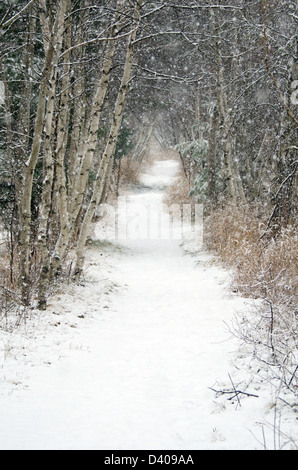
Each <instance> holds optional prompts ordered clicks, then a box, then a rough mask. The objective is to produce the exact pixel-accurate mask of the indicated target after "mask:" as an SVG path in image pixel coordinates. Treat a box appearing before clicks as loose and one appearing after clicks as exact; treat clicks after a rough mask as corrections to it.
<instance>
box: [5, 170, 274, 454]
mask: <svg viewBox="0 0 298 470" xmlns="http://www.w3.org/2000/svg"><path fill="white" fill-rule="evenodd" d="M176 165H177V163H176V162H174V161H169V162H156V163H155V165H154V166H153V167H152V169H151V171H149V172H148V174H147V175H144V182H145V183H146V184H147V185H148V184H151V185H152V186H153V189H152V191H147V192H143V193H139V194H135V195H133V196H131V201H136V200H138V202H140V200H141V201H142V203H145V204H149V203H150V202H152V201H156V200H158V199H159V198H161V197H162V192H160V191H157V190H156V189H155V190H154V185H155V184H158V185H160V184H165V183H168V182H170V181H171V180H172V177H173V176H174V175H175V171H176V169H177V166H176ZM99 228H100V227H99ZM99 228H98V231H99ZM205 257H206V255H204V253H201V254H200V255H197V256H195V257H192V256H189V255H186V254H185V253H184V251H183V250H182V248H181V247H180V242H179V241H178V240H155V241H154V240H126V241H123V242H122V243H120V244H118V245H117V244H116V245H115V246H113V244H109V243H107V244H106V251H105V253H103V252H102V251H101V250H100V249H99V248H96V247H93V248H92V249H91V250H90V254H89V262H88V265H87V274H86V280H85V283H84V285H81V286H71V287H70V288H69V291H68V292H64V293H61V295H60V296H57V297H56V298H55V299H54V301H53V303H52V305H51V306H50V313H51V315H50V318H49V316H47V317H46V318H43V317H42V318H40V324H39V325H37V326H36V331H35V332H34V334H33V335H32V334H31V336H30V334H29V333H27V336H26V335H25V336H24V338H25V339H22V340H19V343H18V346H16V345H13V344H11V348H9V347H8V346H9V345H7V342H8V341H12V339H8V337H6V336H5V334H4V333H1V335H2V336H0V338H1V340H3V344H5V346H3V347H2V352H3V357H4V356H5V358H4V360H3V361H1V364H0V367H1V366H2V369H0V370H1V376H0V379H1V381H0V383H1V384H3V390H2V392H1V393H0V409H1V418H0V448H1V449H69V450H71V449H99V450H100V449H105V450H109V449H110V450H121V449H124V450H128V449H130V450H139V449H145V450H146V449H148V450H149V449H151V450H152V449H156V450H170V449H172V450H190V449H192V450H196V449H198V450H200V449H204V450H207V449H234V450H236V449H257V448H262V445H261V443H259V442H258V441H257V439H256V437H255V435H256V434H258V437H260V436H261V429H260V427H258V426H257V427H256V421H258V420H260V419H261V412H262V410H263V407H264V399H263V400H262V399H261V398H260V399H256V398H247V399H244V400H243V402H244V405H243V406H242V407H237V403H236V404H235V403H232V402H227V401H226V400H225V398H222V399H218V400H215V395H214V392H213V391H211V390H210V388H209V387H212V386H213V385H214V384H215V382H216V381H218V383H217V387H218V388H220V387H224V386H228V387H229V386H231V384H230V382H229V378H228V374H229V373H230V372H231V371H232V369H233V365H232V361H233V358H234V356H235V351H236V350H237V347H238V344H237V342H236V340H235V339H232V338H231V335H230V333H229V331H228V328H227V326H226V322H227V323H229V322H230V321H231V319H232V317H233V315H234V313H235V311H236V310H238V309H241V308H243V307H244V305H245V301H244V300H243V299H241V298H239V297H237V296H233V295H231V294H230V293H228V291H227V290H226V285H227V281H228V278H227V273H226V272H225V271H223V270H221V269H220V268H218V267H216V266H206V265H205V263H204V261H205ZM107 271H108V274H107ZM107 276H109V279H108V281H107V280H106V279H104V278H106V277H107ZM112 282H114V283H117V285H118V286H120V287H119V288H116V289H114V291H113V292H109V290H110V287H111V286H112ZM105 290H106V291H105ZM53 318H54V320H53ZM49 321H50V322H52V323H53V322H54V321H55V322H56V328H53V326H51V329H50V330H49V332H46V331H45V330H44V329H43V327H42V325H43V324H44V322H49ZM53 330H54V331H53ZM16 337H17V334H16ZM26 338H27V339H26ZM5 341H6V343H5ZM15 341H17V340H16V339H15ZM24 342H25V343H26V347H27V349H28V352H27V351H26V352H24V347H23V345H24ZM8 350H9V352H8ZM34 361H35V362H34ZM46 363H48V364H46ZM17 382H18V383H17ZM266 400H268V397H266ZM251 431H252V432H253V433H254V435H253V433H252V432H251Z"/></svg>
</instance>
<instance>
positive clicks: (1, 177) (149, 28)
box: [0, 0, 298, 387]
mask: <svg viewBox="0 0 298 470" xmlns="http://www.w3.org/2000/svg"><path fill="white" fill-rule="evenodd" d="M297 20H298V7H297V2H296V1H295V0H215V1H213V0H195V1H192V0H189V1H186V0H182V1H177V0H170V1H159V0H157V1H145V0H144V1H142V0H103V1H99V0H92V1H91V0H58V1H57V0H55V1H52V0H30V1H28V0H20V1H17V2H16V1H13V0H5V1H0V41H1V48H0V80H1V82H0V85H1V87H0V95H1V96H0V99H1V102H0V121H1V127H0V169H1V172H0V207H1V213H0V215H1V230H2V234H3V237H2V238H1V252H2V255H1V256H2V259H1V265H0V277H1V279H0V284H1V295H2V296H3V299H4V300H3V301H2V306H3V308H4V305H7V303H9V302H13V303H16V302H20V303H21V304H22V305H25V306H30V305H31V304H32V301H33V298H38V306H39V308H40V309H45V308H46V304H47V296H48V291H49V286H50V285H51V283H53V282H55V283H57V282H59V279H61V282H62V280H63V279H64V277H65V276H71V278H73V279H77V278H78V277H79V276H80V275H81V273H82V272H83V269H84V253H85V249H86V241H87V237H88V234H89V230H90V226H91V224H92V221H93V220H94V216H95V214H96V211H97V209H98V206H99V205H100V204H101V203H102V202H103V201H105V200H106V198H107V197H108V196H109V193H110V192H111V191H115V187H117V188H116V189H117V190H116V193H117V191H118V186H119V178H121V172H122V171H124V170H125V166H126V167H127V165H131V166H132V167H134V168H135V167H138V166H139V164H140V163H141V162H142V161H143V160H144V159H145V158H146V155H147V152H148V148H149V147H148V146H149V143H150V140H151V139H152V136H154V138H155V139H157V140H158V141H159V143H160V145H162V146H163V147H164V148H171V149H175V150H176V151H177V152H178V154H179V156H180V159H181V167H182V169H183V172H182V173H183V175H182V176H181V180H182V183H181V184H182V186H183V187H184V188H185V187H186V188H187V194H186V196H187V197H189V198H190V199H192V200H195V201H197V202H199V203H203V204H204V207H205V213H206V214H205V215H206V244H207V247H208V248H209V249H210V250H212V251H214V252H216V253H217V254H218V255H219V256H220V257H221V258H222V260H223V261H224V262H225V263H226V264H227V265H229V266H231V267H232V268H233V269H234V270H235V285H234V288H235V289H238V290H240V291H241V292H242V293H243V294H246V295H248V296H255V297H258V298H259V297H261V298H263V299H264V302H265V308H267V310H266V314H264V315H263V314H259V315H257V316H256V318H254V320H253V321H252V325H251V329H253V330H255V332H256V333H257V332H258V331H259V329H260V328H262V327H264V328H265V330H266V331H267V333H268V332H269V333H268V335H267V336H268V338H267V339H268V345H269V349H270V350H271V353H272V354H273V356H275V357H277V356H278V354H281V356H282V359H280V361H281V362H282V364H283V365H284V364H285V363H287V364H288V363H290V366H289V368H288V369H287V372H288V376H287V379H286V380H287V386H288V387H291V386H292V387H293V386H294V376H295V373H296V371H297V367H296V369H295V357H294V356H293V355H294V351H295V350H296V347H297V328H296V321H297V310H295V301H296V300H297V299H296V298H295V295H296V294H295V292H297V233H296V227H297V225H296V219H297V196H298V194H297V190H298V172H297V166H298V158H297V149H298V143H297V125H298V115H297V105H298V55H297V54H298V42H297V40H298V36H297ZM176 197H178V198H179V195H176ZM7 299H9V300H7ZM264 324H265V326H264ZM285 331H286V334H285V333H284V332H285ZM281 332H282V333H281ZM275 333H276V334H275ZM241 334H243V335H245V336H247V339H248V341H249V340H252V335H251V333H247V331H246V332H243V333H241ZM280 334H282V338H283V341H282V342H281V341H280V338H281V337H280ZM281 343H283V345H282V346H281ZM293 357H294V359H293ZM286 358H287V359H286ZM266 360H267V359H266ZM287 361H288V362H287ZM296 363H297V362H296Z"/></svg>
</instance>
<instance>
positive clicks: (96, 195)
mask: <svg viewBox="0 0 298 470" xmlns="http://www.w3.org/2000/svg"><path fill="white" fill-rule="evenodd" d="M135 3H136V4H135V9H134V16H133V25H132V28H133V29H132V31H131V33H130V35H129V38H128V45H127V52H126V59H125V66H124V71H123V76H122V81H121V85H120V88H119V92H118V97H117V100H116V104H115V108H114V113H113V118H112V124H111V128H110V133H109V137H108V141H107V144H106V147H105V150H104V153H103V156H102V160H101V163H100V167H99V170H98V172H97V175H96V180H95V182H94V186H93V191H92V197H91V200H90V203H89V205H88V208H87V211H86V213H85V216H84V220H83V223H82V227H81V230H80V234H79V238H78V243H77V249H76V266H75V271H74V275H75V276H79V275H80V274H81V272H82V269H83V265H84V252H85V243H86V240H87V236H88V232H89V227H90V223H91V221H92V218H93V215H94V213H95V210H96V208H97V206H98V204H99V202H100V201H101V198H102V195H103V191H104V188H105V183H106V179H107V177H108V175H109V167H110V162H111V158H113V156H114V152H115V149H116V144H117V138H118V134H119V130H120V127H121V123H122V119H123V113H124V106H125V100H126V95H127V91H128V86H129V81H130V79H131V71H132V63H133V52H134V42H135V40H136V36H137V31H138V27H139V21H140V13H141V7H142V0H137V1H136V2H135Z"/></svg>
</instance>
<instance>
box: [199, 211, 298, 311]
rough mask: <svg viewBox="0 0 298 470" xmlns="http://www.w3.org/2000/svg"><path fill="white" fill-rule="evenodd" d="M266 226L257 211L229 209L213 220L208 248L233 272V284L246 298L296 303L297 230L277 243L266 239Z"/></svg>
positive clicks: (284, 232) (208, 227)
mask: <svg viewBox="0 0 298 470" xmlns="http://www.w3.org/2000/svg"><path fill="white" fill-rule="evenodd" d="M265 222H266V221H265V220H264V221H262V220H260V218H259V214H258V211H257V210H256V209H251V208H248V207H236V206H227V207H225V208H224V209H220V210H217V211H216V212H214V213H213V214H212V215H211V216H210V217H209V219H208V221H207V223H206V225H205V234H206V236H205V241H206V245H207V247H208V249H210V250H211V251H213V252H215V253H216V254H218V256H219V257H220V259H221V260H222V261H223V262H224V264H225V265H226V266H228V267H230V268H231V269H233V271H234V278H233V283H234V284H235V286H236V287H237V289H239V291H240V292H241V293H242V294H244V295H247V296H249V297H255V298H257V297H261V298H266V299H270V301H274V302H280V301H282V302H284V301H285V299H287V300H293V301H294V299H295V297H296V292H297V287H298V263H297V255H298V236H297V233H296V230H295V227H294V226H288V227H284V228H283V229H282V231H281V233H280V235H279V236H278V238H277V239H269V240H268V239H266V238H263V239H262V238H261V236H262V234H263V233H264V228H265Z"/></svg>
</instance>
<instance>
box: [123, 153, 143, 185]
mask: <svg viewBox="0 0 298 470" xmlns="http://www.w3.org/2000/svg"><path fill="white" fill-rule="evenodd" d="M140 171H141V165H140V162H138V161H136V160H133V159H132V158H129V157H123V158H122V160H121V172H120V186H126V185H128V184H136V183H137V182H138V178H139V175H140Z"/></svg>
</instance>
